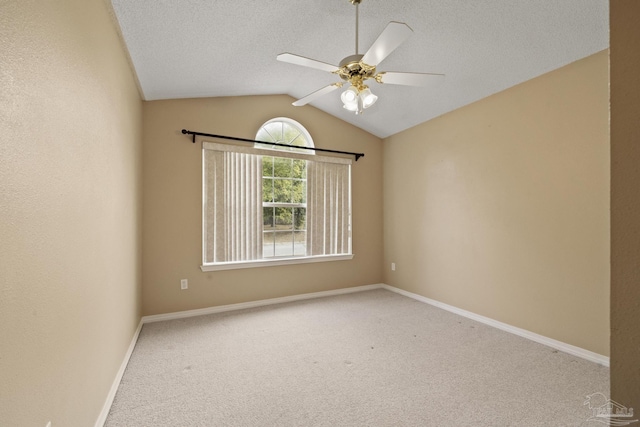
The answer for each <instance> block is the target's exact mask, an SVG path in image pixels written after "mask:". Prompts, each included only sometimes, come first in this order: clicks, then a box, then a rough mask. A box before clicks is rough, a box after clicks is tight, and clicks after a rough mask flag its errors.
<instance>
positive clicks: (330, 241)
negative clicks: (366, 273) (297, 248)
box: [307, 162, 351, 256]
mask: <svg viewBox="0 0 640 427" xmlns="http://www.w3.org/2000/svg"><path fill="white" fill-rule="evenodd" d="M350 168H351V166H350V165H344V164H335V163H321V162H308V164H307V255H309V256H313V255H335V254H347V253H351V238H350V237H351V230H350V227H349V224H350V215H351V200H350V199H351V197H350V196H351V194H350V187H351V186H350Z"/></svg>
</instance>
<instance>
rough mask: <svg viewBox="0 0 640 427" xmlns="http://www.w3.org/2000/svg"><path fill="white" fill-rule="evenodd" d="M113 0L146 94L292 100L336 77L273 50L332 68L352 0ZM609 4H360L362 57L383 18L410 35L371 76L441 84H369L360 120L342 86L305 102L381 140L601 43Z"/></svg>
mask: <svg viewBox="0 0 640 427" xmlns="http://www.w3.org/2000/svg"><path fill="white" fill-rule="evenodd" d="M112 3H113V7H114V10H115V13H116V16H117V19H118V22H119V24H120V27H121V31H122V35H123V37H124V40H125V43H126V45H127V48H128V49H129V53H130V55H131V59H132V61H133V65H134V67H135V71H136V73H137V76H138V79H139V81H140V86H141V89H142V91H143V96H144V99H146V100H157V99H170V98H193V97H215V96H238V95H267V94H289V95H291V96H292V97H294V98H301V97H303V96H305V95H307V94H309V93H311V92H313V91H315V90H317V89H320V88H322V87H324V86H326V85H328V84H330V83H334V82H336V81H339V78H338V77H337V76H334V75H332V74H330V73H327V72H323V71H319V70H315V69H308V68H305V67H300V66H296V65H292V64H288V63H283V62H279V61H276V56H277V55H278V54H280V53H283V52H290V53H295V54H298V55H302V56H306V57H309V58H313V59H317V60H319V61H323V62H327V63H330V64H335V65H337V64H338V63H339V62H340V60H341V59H342V58H344V57H346V56H349V55H353V54H354V53H355V6H352V5H351V3H350V2H349V1H348V0H276V1H249V0H233V1H221V0H218V1H215V0H112ZM608 3H609V2H608V0H534V1H531V0H405V1H389V0H363V1H362V3H361V5H360V7H359V14H360V19H359V21H360V36H359V44H360V49H359V50H360V52H359V53H365V52H366V50H367V49H368V47H369V46H370V45H371V44H372V43H373V41H374V40H375V39H376V37H377V36H378V35H379V34H380V33H381V32H382V30H383V29H384V28H385V26H386V25H387V23H388V22H389V21H399V22H405V23H407V24H408V25H409V26H410V27H411V28H412V29H413V30H414V34H413V35H412V36H411V37H410V38H409V39H408V40H407V41H406V42H404V43H403V44H402V45H401V46H400V47H399V48H398V49H396V50H395V51H394V52H393V53H392V54H391V55H390V56H389V57H388V58H387V59H385V60H384V61H383V62H382V63H381V64H380V65H379V66H378V71H410V72H430V73H443V74H446V79H445V80H444V83H442V84H441V85H439V86H437V87H435V88H433V87H430V88H419V87H408V86H398V85H381V84H378V83H376V82H372V83H370V84H369V86H370V87H371V89H372V91H373V92H374V93H375V94H377V95H378V96H379V99H378V102H377V103H376V104H375V105H374V106H372V107H371V108H369V109H367V110H365V112H364V114H362V115H359V116H356V115H355V114H354V113H352V112H348V111H346V110H344V109H343V108H342V103H341V102H340V91H334V92H332V93H330V94H328V95H325V96H324V97H322V98H320V99H318V100H317V101H315V102H313V103H311V104H310V105H313V106H315V107H317V108H319V109H321V110H323V111H326V112H327V113H329V114H331V115H333V116H336V117H338V118H340V119H342V120H344V121H346V122H349V123H352V124H353V125H355V126H358V127H360V128H362V129H364V130H366V131H368V132H370V133H372V134H374V135H377V136H379V137H382V138H384V137H387V136H389V135H392V134H395V133H397V132H400V131H402V130H404V129H407V128H409V127H411V126H414V125H416V124H418V123H421V122H424V121H426V120H429V119H432V118H434V117H437V116H439V115H442V114H444V113H446V112H449V111H451V110H454V109H456V108H459V107H462V106H464V105H466V104H469V103H471V102H474V101H477V100H479V99H481V98H484V97H486V96H489V95H491V94H493V93H496V92H499V91H501V90H504V89H506V88H508V87H511V86H513V85H516V84H518V83H521V82H523V81H526V80H529V79H531V78H533V77H536V76H538V75H541V74H543V73H546V72H548V71H551V70H553V69H556V68H559V67H561V66H563V65H566V64H568V63H570V62H573V61H576V60H578V59H580V58H584V57H586V56H588V55H591V54H593V53H596V52H598V51H600V50H603V49H606V48H607V47H608V46H609V23H608V7H609V6H608ZM369 82H371V80H369ZM297 108H310V107H309V106H304V107H297ZM203 131H205V132H215V129H204V130H203Z"/></svg>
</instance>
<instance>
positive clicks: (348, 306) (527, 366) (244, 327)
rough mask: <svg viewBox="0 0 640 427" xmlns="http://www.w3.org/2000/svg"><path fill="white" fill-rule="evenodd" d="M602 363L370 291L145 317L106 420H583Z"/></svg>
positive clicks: (600, 388)
mask: <svg viewBox="0 0 640 427" xmlns="http://www.w3.org/2000/svg"><path fill="white" fill-rule="evenodd" d="M595 392H601V393H604V394H605V395H608V394H609V369H608V368H606V367H602V366H599V365H597V364H594V363H592V362H588V361H585V360H583V359H579V358H577V357H574V356H570V355H567V354H565V353H562V352H559V351H557V350H554V349H552V348H549V347H546V346H543V345H541V344H537V343H535V342H532V341H529V340H526V339H524V338H520V337H518V336H515V335H512V334H509V333H507V332H503V331H500V330H497V329H494V328H491V327H489V326H485V325H483V324H480V323H477V322H474V321H472V320H469V319H466V318H463V317H459V316H457V315H455V314H451V313H449V312H446V311H444V310H441V309H438V308H435V307H432V306H429V305H427V304H424V303H421V302H418V301H415V300H412V299H410V298H407V297H404V296H401V295H398V294H395V293H392V292H389V291H386V290H374V291H368V292H358V293H354V294H347V295H342V296H336V297H329V298H320V299H314V300H306V301H300V302H295V303H287V304H281V305H275V306H267V307H261V308H256V309H250V310H242V311H235V312H227V313H221V314H213V315H207V316H201V317H194V318H189V319H181V320H171V321H166V322H159V323H150V324H147V325H145V326H144V328H143V329H142V332H141V334H140V338H139V340H138V343H137V345H136V348H135V350H134V352H133V355H132V357H131V360H130V362H129V366H128V367H127V370H126V372H125V375H124V378H123V380H122V383H121V384H120V388H119V390H118V393H117V395H116V398H115V401H114V404H113V406H112V408H111V412H110V414H109V417H108V419H107V422H106V424H105V425H106V426H107V427H137V426H145V427H152V426H153V427H155V426H185V427H186V426H203V427H204V426H439V427H440V426H527V427H532V426H581V425H584V426H592V427H597V426H599V425H602V424H599V423H597V422H588V421H587V419H588V418H589V417H590V416H591V412H590V411H589V410H588V408H587V407H586V406H584V405H583V402H584V401H585V398H586V396H587V395H589V394H592V393H595Z"/></svg>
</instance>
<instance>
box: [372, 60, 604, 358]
mask: <svg viewBox="0 0 640 427" xmlns="http://www.w3.org/2000/svg"><path fill="white" fill-rule="evenodd" d="M608 117H609V114H608V54H607V52H606V51H604V52H600V53H598V54H596V55H593V56H591V57H588V58H586V59H583V60H581V61H578V62H575V63H573V64H570V65H568V66H566V67H564V68H561V69H559V70H556V71H553V72H551V73H548V74H546V75H543V76H541V77H539V78H536V79H534V80H531V81H528V82H525V83H523V84H521V85H518V86H515V87H513V88H510V89H508V90H506V91H504V92H501V93H499V94H496V95H494V96H491V97H489V98H486V99H483V100H481V101H479V102H476V103H474V104H471V105H469V106H466V107H464V108H462V109H459V110H456V111H454V112H451V113H449V114H446V115H444V116H441V117H439V118H437V119H434V120H431V121H429V122H426V123H423V124H421V125H418V126H416V127H414V128H412V129H409V130H407V131H405V132H402V133H400V134H397V135H394V136H392V137H389V138H388V139H386V140H385V141H384V172H383V176H384V245H385V255H384V264H385V268H384V281H385V283H388V284H390V285H393V286H397V287H400V288H402V289H405V290H408V291H410V292H414V293H417V294H420V295H423V296H426V297H428V298H432V299H435V300H438V301H441V302H444V303H446V304H450V305H453V306H456V307H459V308H462V309H465V310H468V311H471V312H474V313H477V314H480V315H483V316H487V317H489V318H492V319H496V320H498V321H501V322H504V323H507V324H510V325H513V326H516V327H520V328H523V329H526V330H530V331H533V332H535V333H538V334H541V335H544V336H547V337H551V338H554V339H557V340H560V341H563V342H565V343H569V344H572V345H575V346H578V347H582V348H585V349H587V350H590V351H593V352H596V353H599V354H603V355H608V354H609V319H608V318H609V308H608V304H609V261H608V260H609V127H608ZM391 262H395V263H396V266H397V270H396V271H395V272H392V271H390V263H391Z"/></svg>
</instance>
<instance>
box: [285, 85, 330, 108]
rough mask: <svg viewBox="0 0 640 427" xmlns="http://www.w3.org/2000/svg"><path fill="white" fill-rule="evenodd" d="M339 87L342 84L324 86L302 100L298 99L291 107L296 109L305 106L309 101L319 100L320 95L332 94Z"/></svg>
mask: <svg viewBox="0 0 640 427" xmlns="http://www.w3.org/2000/svg"><path fill="white" fill-rule="evenodd" d="M339 87H342V83H333V84H330V85H329V86H325V87H323V88H322V89H318V90H317V91H315V92H312V93H310V94H309V95H307V96H305V97H304V98H300V99H298V100H297V101H296V102H294V103H293V105H295V106H296V107H301V106H303V105H306V104H308V103H310V102H311V101H313V100H314V99H316V98H320V97H321V96H322V95H326V94H328V93H329V92H333V91H334V90H336V89H338V88H339Z"/></svg>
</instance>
